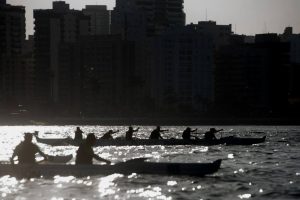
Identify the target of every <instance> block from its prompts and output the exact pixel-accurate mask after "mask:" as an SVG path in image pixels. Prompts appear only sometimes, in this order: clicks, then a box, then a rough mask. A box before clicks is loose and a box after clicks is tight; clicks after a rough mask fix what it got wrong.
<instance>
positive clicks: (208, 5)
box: [7, 0, 300, 35]
mask: <svg viewBox="0 0 300 200" xmlns="http://www.w3.org/2000/svg"><path fill="white" fill-rule="evenodd" d="M66 2H67V3H69V4H70V7H71V8H72V9H77V10H81V9H83V8H84V7H85V5H93V4H94V5H95V4H96V5H107V7H108V9H109V10H112V9H113V8H114V6H115V1H112V0H87V1H80V2H78V1H75V0H66ZM258 2H259V3H258ZM7 3H9V4H12V5H23V6H25V7H26V20H27V21H26V30H27V31H26V34H27V35H31V34H33V26H34V25H33V9H50V8H51V5H52V1H47V2H45V1H38V0H31V1H29V0H22V1H21V0H7ZM299 7H300V1H298V0H286V1H282V0H263V1H262V0H253V1H247V2H245V1H240V0H226V1H224V0H223V1H219V0H201V1H198V2H195V1H194V0H185V1H184V10H185V12H186V22H187V24H189V23H197V22H198V21H205V20H213V21H217V22H218V23H219V24H232V27H233V31H234V32H235V33H237V34H247V35H254V34H259V33H268V32H270V33H271V32H274V33H282V32H283V30H284V28H285V27H287V26H291V27H293V28H294V32H295V33H300V13H299V12H297V8H299ZM253 14H255V16H254V15H253ZM236 16H239V17H236Z"/></svg>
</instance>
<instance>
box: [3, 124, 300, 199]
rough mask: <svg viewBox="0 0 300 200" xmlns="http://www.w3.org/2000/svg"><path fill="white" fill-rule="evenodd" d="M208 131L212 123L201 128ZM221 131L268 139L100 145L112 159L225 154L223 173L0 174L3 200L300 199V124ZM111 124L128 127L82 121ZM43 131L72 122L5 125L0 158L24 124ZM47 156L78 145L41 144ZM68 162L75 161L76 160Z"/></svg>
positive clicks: (58, 130)
mask: <svg viewBox="0 0 300 200" xmlns="http://www.w3.org/2000/svg"><path fill="white" fill-rule="evenodd" d="M152 128H154V127H145V126H144V127H141V129H140V131H139V133H138V134H136V135H137V137H140V138H147V137H148V134H149V132H150V130H151V129H152ZM163 128H166V129H169V130H170V131H169V133H166V134H164V137H165V138H171V137H178V138H179V137H180V134H179V133H180V132H181V131H182V130H183V129H184V127H179V126H178V127H163ZM197 128H198V130H199V132H204V131H205V130H207V129H208V128H209V127H204V126H199V127H197ZM218 128H223V129H224V133H223V136H226V135H238V136H253V137H261V136H263V135H267V142H266V143H263V144H259V145H253V146H224V145H219V146H212V147H203V146H138V147H97V148H95V149H94V150H95V152H97V153H99V154H100V155H101V156H102V157H103V158H106V159H110V160H112V161H113V162H120V161H124V160H128V159H130V158H136V157H145V156H147V157H151V160H152V161H155V162H160V161H164V162H210V161H214V160H216V159H219V158H222V159H223V163H222V166H221V169H220V170H219V172H218V173H216V174H214V175H211V176H207V177H204V178H198V177H187V176H182V177H181V176H153V175H140V174H131V175H129V176H128V175H126V176H125V175H121V174H111V175H109V176H103V175H99V176H95V177H85V178H75V177H72V176H70V177H60V176H55V177H53V179H29V180H28V179H23V180H18V179H15V178H14V177H10V176H4V177H0V185H1V187H0V199H20V200H23V199H53V200H54V199H100V198H101V199H191V200H194V199H222V200H231V199H280V200H282V199H300V160H299V159H300V154H299V151H300V145H299V144H300V127H299V126H298V127H287V126H281V127H275V126H269V127H267V126H222V127H218ZM108 129H114V130H116V129H119V130H120V133H118V134H116V135H115V136H116V137H118V136H122V133H124V132H125V131H126V127H108V126H106V127H105V126H83V127H82V130H84V132H85V133H88V132H95V133H97V135H98V136H100V135H101V134H103V133H104V131H105V130H108ZM34 130H37V131H40V137H66V136H72V137H73V131H74V130H75V126H0V135H1V139H0V145H1V149H0V161H5V160H8V159H9V157H10V156H11V154H12V151H13V148H14V147H15V146H16V145H17V144H18V143H19V142H20V141H21V140H22V139H23V133H24V132H26V131H34ZM39 146H40V147H41V149H42V151H44V152H46V153H47V154H50V155H66V154H70V153H72V154H74V155H75V152H76V149H77V148H76V147H72V146H67V147H50V146H47V145H43V144H39ZM71 162H74V160H72V161H71Z"/></svg>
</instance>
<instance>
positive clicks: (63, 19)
mask: <svg viewBox="0 0 300 200" xmlns="http://www.w3.org/2000/svg"><path fill="white" fill-rule="evenodd" d="M34 19H35V22H34V24H35V35H34V39H35V62H36V69H35V71H36V90H35V92H36V94H35V96H36V97H37V99H36V100H37V102H38V103H40V104H44V105H47V104H49V103H56V102H58V101H59V68H58V67H59V54H60V52H59V49H60V45H61V44H64V43H67V44H69V43H75V42H76V41H78V38H79V37H80V36H82V35H88V34H89V23H90V17H89V16H86V15H84V14H83V13H82V12H81V11H78V10H70V9H69V4H66V3H65V2H63V1H55V2H53V8H52V9H48V10H34Z"/></svg>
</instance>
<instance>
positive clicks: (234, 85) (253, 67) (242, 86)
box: [215, 34, 289, 117]
mask: <svg viewBox="0 0 300 200" xmlns="http://www.w3.org/2000/svg"><path fill="white" fill-rule="evenodd" d="M288 68H289V44H288V43H282V42H280V39H279V37H278V36H277V35H276V34H261V35H256V37H255V43H253V44H246V43H241V44H232V45H227V46H223V47H221V48H220V49H219V50H218V52H217V55H216V79H215V82H216V86H215V91H216V105H217V106H218V108H219V111H220V112H219V113H228V114H233V115H238V116H248V117H253V116H260V117H262V116H270V115H274V114H276V113H277V114H278V113H283V112H284V111H285V109H286V108H287V99H288V92H287V91H288Z"/></svg>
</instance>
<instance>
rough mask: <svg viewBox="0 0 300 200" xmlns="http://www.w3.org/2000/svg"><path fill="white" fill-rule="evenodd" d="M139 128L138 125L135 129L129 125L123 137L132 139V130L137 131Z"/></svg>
mask: <svg viewBox="0 0 300 200" xmlns="http://www.w3.org/2000/svg"><path fill="white" fill-rule="evenodd" d="M139 129H140V127H138V128H137V129H135V130H134V129H133V128H132V126H129V128H128V131H126V135H125V139H126V140H132V139H133V138H132V136H133V133H134V132H138V131H139Z"/></svg>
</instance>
